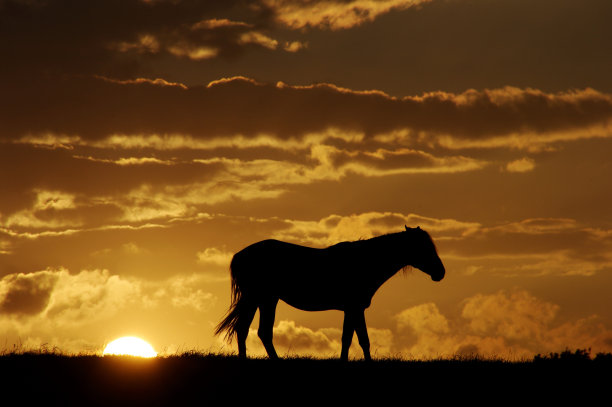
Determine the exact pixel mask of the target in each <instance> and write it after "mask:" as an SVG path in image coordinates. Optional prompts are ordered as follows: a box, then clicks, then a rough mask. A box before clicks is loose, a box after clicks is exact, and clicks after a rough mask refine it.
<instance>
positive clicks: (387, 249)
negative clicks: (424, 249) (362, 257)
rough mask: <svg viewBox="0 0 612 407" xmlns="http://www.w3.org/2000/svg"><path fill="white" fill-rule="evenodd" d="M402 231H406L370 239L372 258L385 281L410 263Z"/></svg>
mask: <svg viewBox="0 0 612 407" xmlns="http://www.w3.org/2000/svg"><path fill="white" fill-rule="evenodd" d="M402 233H404V232H400V233H392V234H388V235H384V236H379V237H375V238H373V239H370V241H371V244H370V250H371V253H370V258H372V259H373V261H375V262H376V264H375V268H376V272H377V273H379V277H380V279H383V282H384V281H386V280H387V279H389V278H391V277H392V276H393V275H394V274H395V273H397V272H398V271H399V270H400V269H402V268H403V267H406V266H407V265H408V261H407V259H406V252H405V249H406V248H405V247H403V246H404V236H403V235H402Z"/></svg>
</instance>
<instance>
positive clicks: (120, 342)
mask: <svg viewBox="0 0 612 407" xmlns="http://www.w3.org/2000/svg"><path fill="white" fill-rule="evenodd" d="M102 354H103V355H129V356H139V357H143V358H154V357H156V356H157V352H155V350H154V349H153V347H152V346H151V345H150V344H148V343H147V342H145V341H144V340H142V339H140V338H136V337H134V336H124V337H122V338H119V339H115V340H114V341H112V342H111V343H109V344H108V345H106V348H104V352H103V353H102Z"/></svg>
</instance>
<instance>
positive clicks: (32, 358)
mask: <svg viewBox="0 0 612 407" xmlns="http://www.w3.org/2000/svg"><path fill="white" fill-rule="evenodd" d="M611 372H612V355H611V354H598V355H596V356H595V357H594V358H592V357H590V352H589V351H587V350H576V351H574V352H570V351H569V350H568V351H566V352H562V353H560V354H549V355H538V356H536V357H535V358H534V359H533V360H530V361H522V362H511V361H505V360H501V359H482V358H477V357H474V358H466V357H463V358H452V359H438V360H431V361H406V360H400V359H391V358H389V359H379V360H375V361H373V362H365V361H362V360H355V361H351V362H348V363H347V362H341V361H339V360H338V359H314V358H303V357H290V358H286V359H282V360H279V361H270V360H267V359H264V358H254V359H248V360H239V359H238V358H237V357H236V356H233V355H220V354H213V353H199V352H185V353H182V354H178V355H169V356H164V357H157V358H153V359H142V358H135V357H121V356H110V357H109V356H105V357H101V356H97V355H65V354H61V353H60V352H58V351H56V350H53V351H48V350H47V351H38V352H21V353H5V354H3V355H1V356H0V374H1V376H2V378H1V380H0V388H2V389H3V390H2V391H3V392H4V393H5V394H3V399H5V400H6V399H7V398H8V397H9V396H13V397H17V399H18V400H19V401H20V402H21V403H22V404H23V405H41V404H44V405H50V404H58V405H83V406H85V405H87V406H90V405H108V406H116V405H130V406H135V405H147V406H149V405H169V406H170V405H209V404H211V403H213V402H223V403H224V404H229V405H234V404H235V402H238V401H247V402H252V403H258V402H260V401H263V402H265V403H266V404H273V405H283V404H284V405H293V404H296V402H298V401H299V402H309V403H317V405H319V404H323V405H325V404H327V403H328V402H333V401H341V402H346V401H351V402H358V401H361V400H364V398H370V397H375V398H376V400H378V402H377V403H376V404H379V403H380V402H382V401H383V400H389V401H393V400H398V399H397V397H400V399H399V400H402V401H405V402H406V403H405V404H413V402H416V400H417V399H420V398H422V397H425V398H426V399H425V400H427V402H428V403H432V402H433V403H434V404H438V403H439V402H448V401H453V402H456V401H459V400H463V401H469V402H470V403H472V404H473V403H476V404H479V401H481V402H483V403H484V402H487V401H489V402H491V403H492V404H496V403H497V402H499V401H502V400H516V401H519V400H522V399H523V398H528V399H529V400H530V401H532V402H533V401H538V400H540V401H542V402H547V403H549V402H550V401H551V400H554V399H558V400H566V399H567V398H568V397H569V398H580V400H582V401H585V399H587V398H589V397H594V396H601V395H604V396H605V397H608V395H607V390H605V389H607V386H608V382H609V378H610V373H611ZM300 404H301V403H300ZM395 404H397V402H395ZM402 404H404V403H402ZM15 405H16V404H15Z"/></svg>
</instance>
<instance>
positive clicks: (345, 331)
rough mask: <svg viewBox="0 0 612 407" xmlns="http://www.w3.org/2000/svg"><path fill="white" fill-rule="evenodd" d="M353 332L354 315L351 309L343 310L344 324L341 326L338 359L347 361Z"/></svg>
mask: <svg viewBox="0 0 612 407" xmlns="http://www.w3.org/2000/svg"><path fill="white" fill-rule="evenodd" d="M354 332H355V315H354V314H353V312H351V311H344V324H343V326H342V351H341V352H340V360H344V361H347V360H348V353H349V348H350V347H351V342H352V341H353V333H354Z"/></svg>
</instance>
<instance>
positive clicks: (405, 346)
mask: <svg viewBox="0 0 612 407" xmlns="http://www.w3.org/2000/svg"><path fill="white" fill-rule="evenodd" d="M558 311H559V306H558V305H557V304H553V303H550V302H546V301H543V300H541V299H539V298H537V297H534V296H533V295H532V294H530V293H529V292H527V291H524V290H519V289H515V290H511V291H504V290H502V291H498V292H496V293H493V294H476V295H474V296H472V297H469V298H466V299H465V300H464V301H463V309H462V314H461V318H457V319H448V318H447V317H446V316H444V315H443V314H442V313H441V312H440V311H439V309H438V308H437V306H436V305H435V304H432V303H429V304H422V305H418V306H415V307H412V308H409V309H406V310H404V311H402V312H401V313H399V314H398V315H397V316H396V321H397V334H396V338H395V343H396V346H397V347H398V348H400V349H401V350H400V351H401V352H402V353H404V354H405V355H411V356H412V357H417V358H426V359H427V358H437V357H449V356H454V355H460V356H461V355H463V356H475V355H480V356H485V357H498V358H506V359H521V358H531V357H533V356H534V355H535V354H537V353H548V352H560V351H563V350H565V349H566V348H568V347H569V348H570V349H573V348H576V349H577V348H581V349H584V348H589V347H590V348H592V350H593V352H594V353H597V352H609V351H610V349H611V347H610V346H611V345H610V338H611V337H612V331H610V330H609V329H607V328H605V327H604V326H603V324H602V323H601V322H599V320H598V318H597V317H596V316H589V317H586V318H579V319H576V320H574V321H569V322H565V323H559V322H557V318H556V317H557V314H558Z"/></svg>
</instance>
